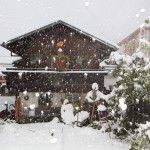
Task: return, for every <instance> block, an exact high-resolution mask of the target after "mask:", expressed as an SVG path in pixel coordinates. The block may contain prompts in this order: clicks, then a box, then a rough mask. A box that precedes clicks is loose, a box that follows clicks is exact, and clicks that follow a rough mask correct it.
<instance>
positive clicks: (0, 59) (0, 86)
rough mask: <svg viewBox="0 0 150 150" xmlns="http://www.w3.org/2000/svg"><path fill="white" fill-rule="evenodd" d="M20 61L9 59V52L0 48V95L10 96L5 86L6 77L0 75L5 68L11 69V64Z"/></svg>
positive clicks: (14, 58) (16, 58) (15, 58)
mask: <svg viewBox="0 0 150 150" xmlns="http://www.w3.org/2000/svg"><path fill="white" fill-rule="evenodd" d="M18 59H20V57H11V53H10V51H8V50H7V49H5V48H3V47H1V46H0V94H1V95H4V96H5V95H6V96H7V95H11V93H10V92H9V90H8V88H7V86H6V75H5V74H3V73H2V71H5V70H6V68H10V67H11V68H12V67H13V62H14V61H16V60H18Z"/></svg>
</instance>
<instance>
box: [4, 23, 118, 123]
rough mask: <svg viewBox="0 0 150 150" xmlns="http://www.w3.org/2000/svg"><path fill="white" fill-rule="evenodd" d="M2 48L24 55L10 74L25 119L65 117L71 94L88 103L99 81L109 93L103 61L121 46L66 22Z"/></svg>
mask: <svg viewBox="0 0 150 150" xmlns="http://www.w3.org/2000/svg"><path fill="white" fill-rule="evenodd" d="M2 46H3V47H5V48H6V49H8V50H10V51H11V52H12V53H15V54H16V55H17V56H20V57H21V58H22V59H20V60H19V61H16V62H15V63H14V66H15V67H16V68H15V69H14V68H8V69H7V70H6V71H5V72H4V73H5V74H6V81H7V87H8V88H9V91H11V92H12V93H14V94H18V95H19V97H20V98H21V105H22V106H21V117H20V120H21V122H23V121H24V120H25V121H26V122H27V121H31V118H32V121H33V120H35V121H41V118H42V120H44V121H46V120H47V119H49V118H50V117H52V116H59V115H60V106H61V104H62V101H63V100H64V99H65V98H68V99H69V100H70V101H72V102H73V103H74V102H75V101H79V102H80V103H82V102H83V101H84V98H85V95H86V93H87V92H88V91H90V90H91V85H92V83H94V82H97V83H98V84H99V87H100V88H99V89H100V91H103V92H104V93H105V94H107V92H109V91H106V90H105V88H104V76H105V75H107V73H108V71H106V70H103V69H102V68H100V67H99V63H100V62H101V61H102V60H103V59H105V58H107V57H109V55H110V53H111V52H112V51H116V50H117V47H116V46H114V45H112V44H110V43H108V42H105V41H104V40H101V39H98V38H96V37H94V36H92V35H90V34H88V33H86V32H83V31H82V30H80V29H78V28H76V27H73V26H71V25H69V24H67V23H65V22H63V21H57V22H54V23H52V24H50V25H47V26H44V27H42V28H40V29H37V30H35V31H32V32H30V33H27V34H25V35H22V36H20V37H17V38H15V39H12V40H10V41H8V42H5V43H2ZM81 101H82V102H81ZM54 110H55V111H54ZM56 110H57V111H56Z"/></svg>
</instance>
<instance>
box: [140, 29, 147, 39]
mask: <svg viewBox="0 0 150 150" xmlns="http://www.w3.org/2000/svg"><path fill="white" fill-rule="evenodd" d="M146 38H147V36H146V30H144V29H143V30H142V31H141V39H146Z"/></svg>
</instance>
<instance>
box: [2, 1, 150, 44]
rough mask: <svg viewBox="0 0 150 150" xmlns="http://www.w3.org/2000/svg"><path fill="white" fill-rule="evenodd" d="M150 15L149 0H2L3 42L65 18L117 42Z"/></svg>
mask: <svg viewBox="0 0 150 150" xmlns="http://www.w3.org/2000/svg"><path fill="white" fill-rule="evenodd" d="M147 16H150V0H0V43H2V42H3V41H8V40H10V39H12V38H15V37H17V36H20V35H22V34H25V33H28V32H30V31H32V30H35V29H37V28H40V27H42V26H45V25H47V24H50V23H52V22H54V21H57V20H63V21H65V22H67V23H69V24H71V25H73V26H76V27H77V28H80V29H81V30H83V31H86V32H88V33H90V34H92V35H94V36H97V37H98V38H102V39H104V40H107V41H110V42H113V43H116V44H117V43H118V42H119V41H120V40H122V39H123V38H124V37H125V36H127V35H128V34H130V33H131V32H132V31H134V30H135V29H137V28H138V27H139V26H140V25H141V24H142V23H143V22H144V19H145V18H146V17H147Z"/></svg>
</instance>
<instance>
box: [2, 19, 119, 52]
mask: <svg viewBox="0 0 150 150" xmlns="http://www.w3.org/2000/svg"><path fill="white" fill-rule="evenodd" d="M57 25H60V26H66V27H68V28H70V29H72V30H74V31H76V32H78V33H80V34H83V35H85V36H86V37H87V38H91V39H93V40H96V41H97V42H100V43H103V44H106V45H108V46H109V47H111V48H113V49H115V50H117V49H118V47H117V46H115V45H113V44H110V43H109V42H106V41H104V40H102V39H99V38H97V37H95V36H92V35H90V34H88V33H87V32H84V31H82V30H80V29H78V28H76V27H74V26H72V25H70V24H68V23H66V22H64V21H61V20H58V21H56V22H53V23H51V24H49V25H46V26H44V27H41V28H39V29H36V30H34V31H31V32H29V33H26V34H24V35H21V36H19V37H17V38H14V39H12V40H9V41H7V42H3V43H2V44H1V46H3V47H5V48H7V49H9V48H8V47H7V46H8V45H9V44H10V43H13V42H17V41H19V40H25V39H26V38H29V37H30V36H33V35H34V34H38V33H40V32H42V31H44V30H46V29H49V28H53V27H54V26H57Z"/></svg>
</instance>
